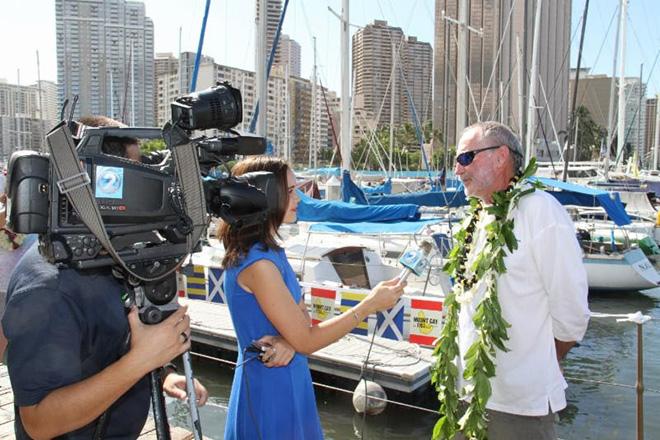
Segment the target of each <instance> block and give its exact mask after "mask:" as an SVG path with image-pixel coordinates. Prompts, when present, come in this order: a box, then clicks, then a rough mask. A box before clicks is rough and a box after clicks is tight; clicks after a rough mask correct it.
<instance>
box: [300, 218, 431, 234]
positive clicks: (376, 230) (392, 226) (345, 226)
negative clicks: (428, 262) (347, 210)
mask: <svg viewBox="0 0 660 440" xmlns="http://www.w3.org/2000/svg"><path fill="white" fill-rule="evenodd" d="M441 221H442V220H440V219H431V220H416V221H405V222H401V221H393V222H357V223H334V222H321V223H315V224H313V225H311V226H310V228H309V231H310V232H334V233H337V232H341V233H347V234H417V233H419V232H420V231H421V230H422V229H423V228H424V227H425V226H426V225H433V224H436V223H439V222H441Z"/></svg>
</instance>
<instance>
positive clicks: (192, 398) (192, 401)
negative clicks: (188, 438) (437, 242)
mask: <svg viewBox="0 0 660 440" xmlns="http://www.w3.org/2000/svg"><path fill="white" fill-rule="evenodd" d="M182 357H183V370H184V372H185V375H186V390H187V393H188V405H189V407H190V418H191V419H192V428H193V434H194V436H195V440H202V424H201V422H200V420H199V411H198V410H197V396H196V395H195V384H194V381H193V372H192V363H191V361H190V352H188V351H186V352H185V353H183V356H182Z"/></svg>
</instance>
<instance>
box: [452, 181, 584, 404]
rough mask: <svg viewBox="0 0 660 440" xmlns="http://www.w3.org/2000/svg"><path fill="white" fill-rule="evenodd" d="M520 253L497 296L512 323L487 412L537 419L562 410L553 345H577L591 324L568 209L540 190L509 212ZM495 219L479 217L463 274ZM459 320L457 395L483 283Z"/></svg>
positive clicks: (510, 260)
mask: <svg viewBox="0 0 660 440" xmlns="http://www.w3.org/2000/svg"><path fill="white" fill-rule="evenodd" d="M512 216H513V220H514V233H515V236H516V238H517V240H518V249H517V250H516V251H515V252H513V254H510V253H509V252H508V251H507V256H506V257H505V259H504V263H505V265H506V269H507V271H506V273H505V274H503V275H501V276H500V277H499V278H498V282H497V291H498V298H499V302H500V305H501V308H502V315H503V318H504V319H505V320H506V321H507V322H508V323H509V324H511V327H510V328H509V329H508V331H507V333H508V336H509V340H508V341H506V342H505V346H506V347H507V348H508V349H509V351H508V352H502V351H500V350H496V358H495V365H496V375H495V377H493V378H492V379H491V381H490V384H491V387H492V395H491V397H490V400H489V401H488V404H487V405H486V407H487V408H489V409H493V410H496V411H501V412H506V413H510V414H519V415H526V416H541V415H545V414H548V405H549V408H550V410H551V411H552V412H557V411H559V410H561V409H562V408H564V407H565V406H566V396H565V394H564V390H565V389H566V387H567V384H566V381H565V380H564V377H563V375H562V373H561V370H560V369H559V363H558V362H557V354H556V349H555V343H554V339H555V338H557V339H559V340H560V341H579V340H581V339H582V337H583V336H584V333H585V332H586V329H587V324H588V321H589V308H588V303H587V292H588V286H587V276H586V272H585V269H584V265H583V262H582V251H581V250H580V247H579V244H578V242H577V240H576V238H575V228H574V226H573V223H572V221H571V220H570V218H569V217H568V214H567V213H566V211H565V209H564V208H563V207H562V206H561V205H560V204H559V203H558V202H557V201H556V200H555V199H554V197H552V196H551V195H549V194H547V193H545V192H543V191H539V190H537V191H535V192H534V193H532V194H529V195H526V196H524V197H523V198H522V199H521V200H520V202H519V205H518V208H516V209H515V210H514V211H513V213H512ZM492 220H493V217H492V216H489V215H486V214H485V212H482V213H481V218H480V220H479V223H478V224H477V228H476V230H475V234H474V239H475V242H474V247H473V249H472V251H471V252H470V254H469V255H468V267H470V265H471V264H472V263H473V262H474V259H475V257H476V256H477V254H478V252H480V251H481V250H482V249H483V246H484V244H485V241H486V232H485V226H486V225H487V224H488V223H490V222H491V221H492ZM473 289H474V298H473V300H472V301H471V302H470V303H467V304H462V305H461V312H460V315H459V324H458V325H459V350H460V359H459V360H458V367H459V381H458V385H459V390H461V389H462V387H464V386H465V385H466V383H465V380H464V379H463V369H464V367H465V365H464V356H465V353H466V352H467V350H468V348H469V347H470V346H471V345H472V343H473V342H474V341H475V339H476V330H475V327H474V323H473V322H472V317H473V316H474V313H475V310H476V307H477V305H478V304H479V301H480V300H481V298H483V294H484V292H485V291H486V283H485V282H479V283H477V285H476V286H474V287H473Z"/></svg>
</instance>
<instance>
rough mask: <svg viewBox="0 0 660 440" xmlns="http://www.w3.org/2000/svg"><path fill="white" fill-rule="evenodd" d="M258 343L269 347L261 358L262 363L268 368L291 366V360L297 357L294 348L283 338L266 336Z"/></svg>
mask: <svg viewBox="0 0 660 440" xmlns="http://www.w3.org/2000/svg"><path fill="white" fill-rule="evenodd" d="M257 342H259V343H260V344H261V345H264V346H266V347H268V348H266V351H265V352H264V354H263V355H262V356H261V361H262V362H263V363H264V365H265V366H266V367H268V368H271V367H284V366H286V365H289V362H291V359H293V357H294V356H295V355H296V351H295V350H294V349H293V347H291V345H289V343H288V342H286V340H285V339H284V338H282V337H281V336H270V335H266V336H263V337H261V338H260V339H259V340H258V341H257Z"/></svg>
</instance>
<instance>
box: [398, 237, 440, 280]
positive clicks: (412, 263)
mask: <svg viewBox="0 0 660 440" xmlns="http://www.w3.org/2000/svg"><path fill="white" fill-rule="evenodd" d="M432 248H433V244H431V242H430V241H427V240H424V241H422V242H421V243H420V244H419V247H418V248H417V249H411V250H409V251H407V252H406V253H405V254H403V256H402V257H401V258H400V259H399V263H401V264H402V265H403V267H404V269H403V270H402V271H401V273H400V274H399V282H403V281H405V280H406V278H408V275H410V274H411V273H414V274H415V275H417V276H419V275H421V274H422V273H423V272H424V271H425V270H426V269H427V268H428V266H429V260H428V256H429V254H430V253H431V249H432Z"/></svg>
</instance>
